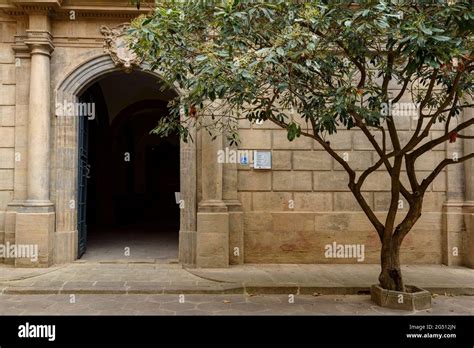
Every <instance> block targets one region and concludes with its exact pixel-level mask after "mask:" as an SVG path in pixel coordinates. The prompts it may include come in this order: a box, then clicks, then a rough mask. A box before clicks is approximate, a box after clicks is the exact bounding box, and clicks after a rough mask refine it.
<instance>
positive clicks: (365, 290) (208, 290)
mask: <svg viewBox="0 0 474 348" xmlns="http://www.w3.org/2000/svg"><path fill="white" fill-rule="evenodd" d="M423 288H424V289H426V290H428V291H429V292H430V293H432V294H437V295H440V296H443V295H448V296H450V295H451V296H474V287H468V288H460V287H423ZM0 293H1V294H7V295H70V294H83V295H94V294H96V295H165V294H203V295H206V294H209V295H212V294H214V295H219V294H222V295H225V294H242V295H288V294H295V295H313V296H320V295H370V286H354V287H343V286H340V287H334V286H331V287H322V286H297V285H258V284H249V285H235V284H232V285H222V286H213V287H190V286H186V287H179V286H177V287H158V288H151V287H90V288H77V289H74V288H72V289H61V288H46V287H45V288H31V287H14V286H9V287H8V286H7V287H4V288H3V289H1V291H0Z"/></svg>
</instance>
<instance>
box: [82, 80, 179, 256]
mask: <svg viewBox="0 0 474 348" xmlns="http://www.w3.org/2000/svg"><path fill="white" fill-rule="evenodd" d="M174 96H175V94H174V93H173V92H172V91H169V90H162V88H161V85H160V80H157V79H156V78H155V77H154V76H152V75H149V74H145V73H143V72H140V71H134V72H132V73H124V72H113V73H109V74H107V75H105V76H103V77H101V78H100V79H99V80H97V81H96V82H95V83H93V84H92V85H91V86H90V87H88V88H87V89H86V90H85V91H83V92H82V93H81V95H79V100H80V102H81V105H84V104H82V103H85V105H89V104H91V105H90V107H88V110H90V111H94V115H92V116H91V114H92V112H90V113H89V115H85V116H88V117H83V118H82V119H81V120H80V122H81V123H80V125H81V127H80V132H79V135H78V136H79V149H78V151H79V160H80V165H79V170H78V180H79V185H78V191H79V197H81V198H82V199H81V200H80V201H79V211H78V215H79V216H80V217H81V218H80V219H79V220H78V231H79V248H78V257H82V259H85V260H155V259H161V260H163V259H167V260H174V259H177V258H178V240H179V238H178V231H179V205H178V204H177V203H176V194H177V193H179V192H180V187H179V186H180V185H179V184H180V183H179V175H180V174H179V138H178V136H177V135H170V136H168V137H166V138H161V137H159V136H157V135H154V134H151V131H152V130H153V129H154V128H155V127H156V125H157V124H158V122H159V120H160V118H162V117H165V116H166V115H167V114H168V108H167V104H168V101H169V100H171V99H172V98H173V97H174Z"/></svg>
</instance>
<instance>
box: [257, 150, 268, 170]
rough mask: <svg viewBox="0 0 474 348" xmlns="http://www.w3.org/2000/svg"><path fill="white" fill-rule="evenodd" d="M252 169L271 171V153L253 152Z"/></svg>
mask: <svg viewBox="0 0 474 348" xmlns="http://www.w3.org/2000/svg"><path fill="white" fill-rule="evenodd" d="M253 168H254V169H272V153H271V151H254V152H253Z"/></svg>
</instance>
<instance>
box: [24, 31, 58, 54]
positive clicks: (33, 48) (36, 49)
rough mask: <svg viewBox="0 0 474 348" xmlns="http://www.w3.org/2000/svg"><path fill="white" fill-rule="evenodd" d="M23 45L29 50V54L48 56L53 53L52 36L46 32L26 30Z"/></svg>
mask: <svg viewBox="0 0 474 348" xmlns="http://www.w3.org/2000/svg"><path fill="white" fill-rule="evenodd" d="M26 34H27V37H26V39H25V44H26V45H27V46H28V47H29V48H30V52H31V54H45V55H48V56H49V55H50V54H51V53H52V52H53V51H54V45H53V36H52V35H51V33H50V32H48V31H43V30H27V31H26Z"/></svg>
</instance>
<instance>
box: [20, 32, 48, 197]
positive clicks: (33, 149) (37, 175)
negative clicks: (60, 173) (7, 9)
mask: <svg viewBox="0 0 474 348" xmlns="http://www.w3.org/2000/svg"><path fill="white" fill-rule="evenodd" d="M26 44H27V45H28V46H29V47H30V48H31V74H30V103H29V109H30V110H29V119H28V175H27V192H28V203H30V204H36V205H44V204H45V203H50V200H49V184H50V173H49V167H50V165H51V162H50V127H51V125H50V123H51V122H50V117H51V105H50V99H51V95H50V84H51V83H50V54H51V52H52V51H53V45H52V41H51V35H50V34H49V33H47V32H35V31H29V32H28V41H27V42H26Z"/></svg>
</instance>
